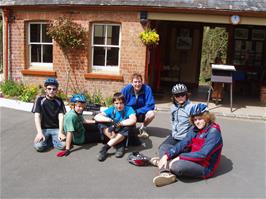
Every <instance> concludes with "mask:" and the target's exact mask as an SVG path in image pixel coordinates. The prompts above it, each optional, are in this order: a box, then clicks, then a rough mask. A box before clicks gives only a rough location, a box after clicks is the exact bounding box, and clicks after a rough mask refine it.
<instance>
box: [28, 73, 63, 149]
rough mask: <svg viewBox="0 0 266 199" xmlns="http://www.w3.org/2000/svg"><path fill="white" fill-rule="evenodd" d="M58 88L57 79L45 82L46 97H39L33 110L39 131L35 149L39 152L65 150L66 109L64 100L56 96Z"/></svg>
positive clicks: (35, 140)
mask: <svg viewBox="0 0 266 199" xmlns="http://www.w3.org/2000/svg"><path fill="white" fill-rule="evenodd" d="M58 86H59V84H58V82H57V80H56V79H55V78H48V79H47V80H45V82H44V89H45V96H39V97H38V98H37V99H36V100H35V103H34V105H33V108H32V112H33V113H34V121H35V126H36V130H37V135H36V137H35V139H34V148H35V149H36V150H37V151H38V152H43V151H47V150H48V149H50V148H52V147H55V148H57V149H64V148H65V142H64V140H65V138H66V136H65V135H64V133H63V119H64V114H65V112H66V109H65V105H64V103H63V101H62V99H61V98H59V97H57V96H56V94H57V90H58Z"/></svg>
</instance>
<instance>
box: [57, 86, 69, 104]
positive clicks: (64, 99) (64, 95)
mask: <svg viewBox="0 0 266 199" xmlns="http://www.w3.org/2000/svg"><path fill="white" fill-rule="evenodd" d="M57 96H58V97H60V98H61V99H62V100H63V101H67V100H68V97H67V94H66V93H64V91H63V90H62V89H59V90H58V92H57Z"/></svg>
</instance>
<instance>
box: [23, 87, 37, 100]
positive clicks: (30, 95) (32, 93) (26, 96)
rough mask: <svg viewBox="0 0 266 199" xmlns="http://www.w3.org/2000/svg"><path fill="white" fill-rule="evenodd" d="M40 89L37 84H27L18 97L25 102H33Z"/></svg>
mask: <svg viewBox="0 0 266 199" xmlns="http://www.w3.org/2000/svg"><path fill="white" fill-rule="evenodd" d="M38 91H39V88H38V87H37V86H25V87H24V89H23V91H22V93H21V94H20V96H19V97H18V98H19V99H20V100H21V101H23V102H33V101H34V99H35V98H36V95H37V94H38Z"/></svg>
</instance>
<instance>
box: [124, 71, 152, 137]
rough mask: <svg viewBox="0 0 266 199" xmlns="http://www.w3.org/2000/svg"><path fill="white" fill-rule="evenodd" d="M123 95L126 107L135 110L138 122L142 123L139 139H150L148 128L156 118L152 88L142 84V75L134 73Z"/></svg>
mask: <svg viewBox="0 0 266 199" xmlns="http://www.w3.org/2000/svg"><path fill="white" fill-rule="evenodd" d="M121 93H123V95H124V96H125V98H126V105H127V106H131V107H132V108H133V109H134V110H135V112H136V116H137V122H140V123H142V125H141V127H140V128H139V137H141V138H147V137H149V134H148V133H147V129H146V127H147V126H148V124H150V123H151V121H152V120H153V119H154V117H155V113H154V108H155V102H154V97H153V93H152V89H151V87H150V86H149V85H147V84H144V83H143V82H142V76H141V74H139V73H134V74H133V75H132V82H131V83H130V84H128V85H127V86H125V87H124V88H123V89H122V90H121Z"/></svg>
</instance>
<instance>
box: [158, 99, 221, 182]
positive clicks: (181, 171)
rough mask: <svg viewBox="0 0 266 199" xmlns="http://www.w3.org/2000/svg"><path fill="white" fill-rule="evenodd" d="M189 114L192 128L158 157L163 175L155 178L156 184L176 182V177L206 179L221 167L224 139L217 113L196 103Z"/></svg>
mask: <svg viewBox="0 0 266 199" xmlns="http://www.w3.org/2000/svg"><path fill="white" fill-rule="evenodd" d="M190 115H191V116H190V122H191V123H192V124H193V129H191V130H190V131H189V133H188V134H187V135H186V137H185V138H184V139H183V140H182V141H180V142H178V143H177V144H176V145H174V146H173V147H171V148H170V149H169V150H167V151H166V152H165V154H164V155H163V157H162V158H161V159H160V160H159V162H158V167H159V170H160V175H158V176H156V177H155V178H154V179H153V183H154V184H155V185H156V186H164V185H167V184H170V183H173V182H175V181H176V177H190V178H204V179H206V178H209V177H211V176H212V175H213V174H214V172H215V171H216V170H217V168H218V165H219V162H220V157H221V152H222V147H223V139H222V136H221V130H220V127H219V125H218V124H216V123H215V122H214V121H215V117H214V115H213V114H211V113H210V112H209V111H208V109H207V106H206V105H205V104H202V103H199V104H197V105H195V106H193V108H192V109H191V113H190Z"/></svg>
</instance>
